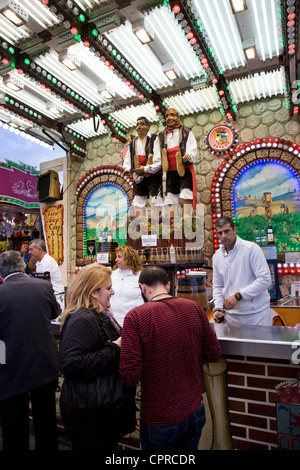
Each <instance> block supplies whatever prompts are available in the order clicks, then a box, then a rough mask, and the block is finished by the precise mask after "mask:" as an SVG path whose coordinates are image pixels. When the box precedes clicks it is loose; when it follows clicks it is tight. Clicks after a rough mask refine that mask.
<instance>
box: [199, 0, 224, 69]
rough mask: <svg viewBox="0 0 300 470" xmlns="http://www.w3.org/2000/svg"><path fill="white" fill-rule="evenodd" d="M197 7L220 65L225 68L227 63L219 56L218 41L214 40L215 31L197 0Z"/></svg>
mask: <svg viewBox="0 0 300 470" xmlns="http://www.w3.org/2000/svg"><path fill="white" fill-rule="evenodd" d="M196 7H197V10H198V13H199V16H200V18H201V21H202V23H203V25H204V27H205V30H206V32H207V34H208V37H209V40H210V42H211V44H212V46H213V48H214V51H215V53H216V55H217V57H218V61H219V64H220V67H221V69H222V70H225V65H224V63H223V60H222V58H221V57H220V56H219V54H218V48H217V44H216V42H215V40H214V34H213V32H212V31H211V29H210V26H209V24H208V21H207V19H206V15H204V14H202V12H201V10H200V4H199V3H198V2H196Z"/></svg>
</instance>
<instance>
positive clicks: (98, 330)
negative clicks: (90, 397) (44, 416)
mask: <svg viewBox="0 0 300 470" xmlns="http://www.w3.org/2000/svg"><path fill="white" fill-rule="evenodd" d="M97 317H98V318H97ZM99 319H100V320H101V322H103V323H105V326H106V329H107V330H109V331H110V336H111V338H113V339H114V340H115V339H117V338H118V336H119V335H118V334H117V333H116V332H115V330H114V329H113V327H112V325H111V323H110V321H109V319H107V318H106V317H105V315H104V314H103V313H100V314H96V313H94V312H93V311H91V310H87V309H81V310H78V311H77V312H76V313H73V314H71V315H70V316H69V317H68V318H67V320H66V322H67V324H65V325H64V328H63V330H62V335H61V343H60V350H59V355H60V367H61V372H62V373H63V375H64V376H65V377H68V378H70V379H72V378H73V379H77V380H80V381H91V380H92V379H93V378H95V377H96V376H101V375H102V374H105V375H106V374H109V373H111V372H113V371H114V372H115V373H119V362H120V348H119V346H117V345H116V344H114V343H112V342H111V341H109V338H108V337H107V334H106V333H105V331H104V329H103V328H102V326H101V323H100V321H99ZM130 395H131V396H130V398H129V399H128V400H127V401H126V404H125V403H124V406H123V405H122V406H120V405H109V406H106V407H99V408H94V409H87V410H79V411H66V410H65V409H64V406H63V403H62V401H60V407H61V415H62V419H63V422H64V426H65V431H66V436H67V437H68V438H69V439H71V440H72V443H73V449H76V448H79V449H82V448H90V449H94V448H96V449H97V450H98V451H101V450H102V451H105V452H109V451H112V450H114V449H115V447H116V445H117V443H118V441H119V439H120V438H121V437H122V436H124V435H125V434H127V433H129V432H133V431H134V428H135V389H132V390H131V393H130ZM77 446H78V447H77Z"/></svg>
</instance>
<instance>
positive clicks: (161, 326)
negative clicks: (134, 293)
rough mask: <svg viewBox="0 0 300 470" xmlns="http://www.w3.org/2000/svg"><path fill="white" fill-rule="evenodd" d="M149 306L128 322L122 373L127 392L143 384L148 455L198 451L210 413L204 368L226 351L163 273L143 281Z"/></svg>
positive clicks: (148, 274)
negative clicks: (172, 290) (204, 398)
mask: <svg viewBox="0 0 300 470" xmlns="http://www.w3.org/2000/svg"><path fill="white" fill-rule="evenodd" d="M139 281H140V286H141V289H142V292H143V295H144V296H145V298H146V299H147V302H146V303H145V304H144V305H140V306H139V307H136V308H133V309H132V310H131V311H130V312H128V314H127V315H126V317H125V320H124V327H123V333H122V348H121V360H120V372H121V376H122V379H123V381H124V383H125V385H127V386H129V387H130V386H132V387H135V386H136V385H137V384H138V383H139V381H140V380H141V425H140V432H141V445H142V449H143V450H178V451H179V450H180V451H188V450H189V451H192V450H197V448H198V442H199V439H200V436H201V432H202V427H203V426H204V423H205V410H204V405H203V401H202V394H203V393H204V392H205V386H204V378H203V363H204V362H217V361H218V360H219V359H220V356H221V348H220V345H219V341H218V339H217V337H216V335H215V332H214V331H213V329H212V328H211V327H210V325H209V322H208V319H207V316H206V314H205V313H204V311H203V310H202V309H201V307H200V306H199V305H198V303H197V302H194V301H192V300H189V299H184V298H174V297H172V296H171V295H170V294H169V291H170V282H169V279H168V275H167V273H166V271H165V270H164V269H162V268H161V267H159V266H148V267H146V268H145V269H143V271H142V273H141V275H140V278H139Z"/></svg>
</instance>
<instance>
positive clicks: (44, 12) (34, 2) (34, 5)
mask: <svg viewBox="0 0 300 470" xmlns="http://www.w3.org/2000/svg"><path fill="white" fill-rule="evenodd" d="M23 1H26V2H27V4H28V5H29V6H30V8H31V9H33V10H34V11H35V12H36V14H38V15H40V16H41V17H42V19H43V20H47V22H49V23H50V26H53V25H54V24H57V23H59V20H58V19H57V18H56V16H55V15H53V14H52V13H51V11H50V10H49V8H47V7H46V6H44V5H43V4H42V3H41V1H40V0H23Z"/></svg>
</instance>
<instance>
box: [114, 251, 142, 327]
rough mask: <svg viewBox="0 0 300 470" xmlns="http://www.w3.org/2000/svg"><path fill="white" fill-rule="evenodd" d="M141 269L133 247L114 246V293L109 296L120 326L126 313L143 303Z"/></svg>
mask: <svg viewBox="0 0 300 470" xmlns="http://www.w3.org/2000/svg"><path fill="white" fill-rule="evenodd" d="M141 270H142V265H141V262H140V259H139V257H138V254H137V252H136V250H135V249H134V248H132V247H131V246H127V245H121V246H118V247H117V248H116V266H115V268H114V270H113V272H112V275H111V278H112V288H113V290H114V291H115V295H114V296H113V297H112V298H111V309H112V311H113V313H114V317H115V318H116V320H117V321H118V323H119V324H120V325H121V326H123V321H124V317H125V315H126V313H127V312H129V310H131V309H132V308H134V307H137V306H138V305H141V304H143V303H144V299H143V297H142V293H141V290H140V287H139V276H140V273H141Z"/></svg>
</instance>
